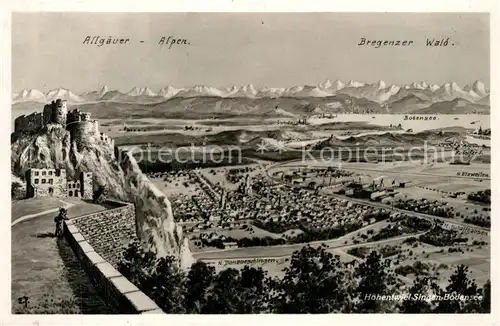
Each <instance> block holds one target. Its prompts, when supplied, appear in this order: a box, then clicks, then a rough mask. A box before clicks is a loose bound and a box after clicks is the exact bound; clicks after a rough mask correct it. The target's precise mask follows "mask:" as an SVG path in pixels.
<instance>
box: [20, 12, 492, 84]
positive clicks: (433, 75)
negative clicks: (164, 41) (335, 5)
mask: <svg viewBox="0 0 500 326" xmlns="http://www.w3.org/2000/svg"><path fill="white" fill-rule="evenodd" d="M96 35H99V36H101V37H106V38H107V37H109V36H113V37H121V38H130V43H129V44H125V45H104V46H102V47H97V46H95V45H84V44H82V42H83V41H84V39H85V37H86V36H96ZM161 36H166V37H168V36H174V37H176V38H185V39H187V40H188V41H189V42H190V44H189V45H173V46H172V48H171V49H168V47H167V46H164V47H161V46H158V44H157V43H158V41H159V39H160V38H161ZM362 37H364V38H366V39H376V40H412V41H413V42H414V44H412V46H409V47H399V48H395V47H388V48H374V47H372V46H358V43H359V42H360V39H361V38H362ZM442 37H445V38H446V37H450V43H454V44H455V46H448V47H427V46H425V43H426V38H438V39H440V38H442ZM489 39H490V33H489V16H488V14H465V13H458V14H397V13H390V14H384V13H364V14H363V13H222V14H219V13H152V14H148V13H143V14H139V13H117V14H110V13H22V14H21V13H19V14H14V15H13V17H12V78H13V84H12V89H13V91H19V90H21V89H24V88H36V89H39V90H42V91H47V90H49V89H52V88H57V87H65V88H69V89H71V90H73V91H76V92H83V91H88V90H93V89H98V88H100V87H102V85H104V84H107V85H108V86H109V88H111V89H118V90H121V91H128V90H130V89H131V88H132V87H133V86H140V87H144V86H148V87H150V88H152V89H153V90H157V89H159V88H161V87H164V86H166V85H173V86H177V87H184V86H191V85H197V84H208V85H211V86H216V87H226V86H231V85H233V84H236V85H243V84H249V83H252V84H254V85H255V86H256V87H261V86H269V87H289V86H295V85H303V84H310V85H312V84H318V83H320V82H321V81H323V80H325V79H331V80H335V79H340V80H342V81H345V82H347V81H349V80H351V79H353V80H359V81H366V82H375V81H377V80H380V79H381V80H384V81H385V82H386V83H387V84H392V83H396V84H401V83H411V82H413V81H427V82H429V83H436V84H442V83H445V82H448V81H456V82H457V83H458V84H460V85H465V84H468V83H470V82H472V81H474V80H476V79H480V80H482V81H484V82H485V83H486V85H487V86H488V85H489V78H490V74H489V69H490V65H489V51H490V49H489ZM141 40H142V41H144V43H140V41H141Z"/></svg>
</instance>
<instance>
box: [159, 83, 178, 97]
mask: <svg viewBox="0 0 500 326" xmlns="http://www.w3.org/2000/svg"><path fill="white" fill-rule="evenodd" d="M179 91H180V90H179V89H177V88H175V87H172V86H170V85H168V86H167V87H163V88H162V89H160V91H159V92H158V95H159V96H163V97H165V98H170V97H172V96H175V95H176V94H177V93H179Z"/></svg>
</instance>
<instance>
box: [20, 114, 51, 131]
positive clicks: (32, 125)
mask: <svg viewBox="0 0 500 326" xmlns="http://www.w3.org/2000/svg"><path fill="white" fill-rule="evenodd" d="M43 125H44V117H43V114H42V113H39V112H34V113H32V114H30V115H27V116H26V115H22V116H19V117H17V118H16V119H15V120H14V132H33V131H37V130H39V129H40V128H42V127H43Z"/></svg>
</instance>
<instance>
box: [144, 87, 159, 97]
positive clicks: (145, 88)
mask: <svg viewBox="0 0 500 326" xmlns="http://www.w3.org/2000/svg"><path fill="white" fill-rule="evenodd" d="M141 95H145V96H156V93H155V92H153V91H152V90H151V89H149V88H148V87H147V86H146V87H144V88H143V89H142V90H141Z"/></svg>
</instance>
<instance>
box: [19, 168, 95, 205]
mask: <svg viewBox="0 0 500 326" xmlns="http://www.w3.org/2000/svg"><path fill="white" fill-rule="evenodd" d="M25 179H26V198H39V197H63V198H64V197H72V198H81V199H88V200H91V199H92V195H93V193H94V191H93V190H94V189H93V180H92V173H91V172H82V173H80V176H79V178H78V179H77V180H69V179H68V178H67V177H66V170H64V169H29V170H28V171H26V174H25Z"/></svg>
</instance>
